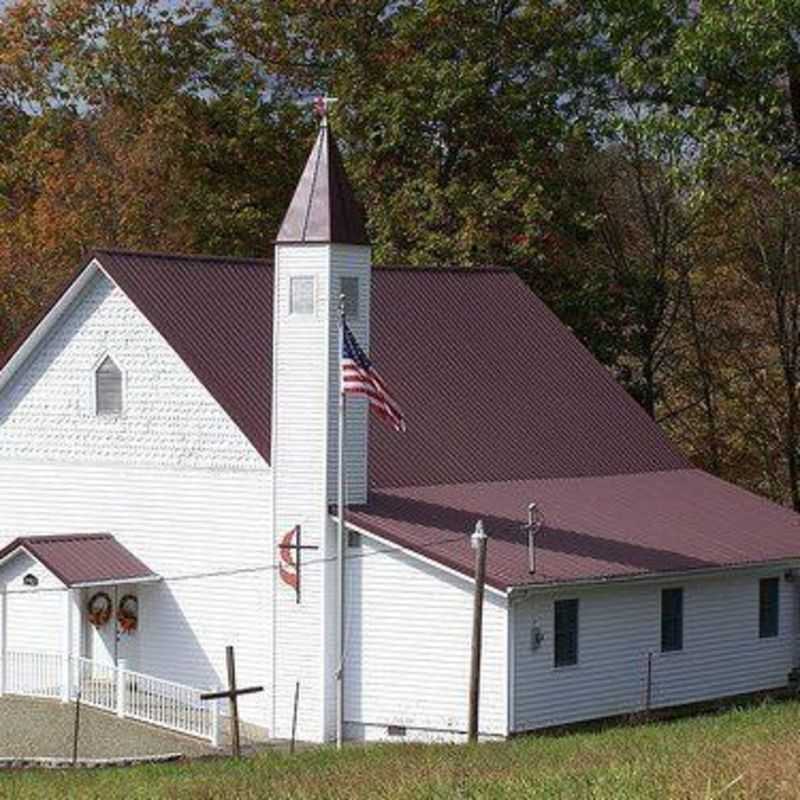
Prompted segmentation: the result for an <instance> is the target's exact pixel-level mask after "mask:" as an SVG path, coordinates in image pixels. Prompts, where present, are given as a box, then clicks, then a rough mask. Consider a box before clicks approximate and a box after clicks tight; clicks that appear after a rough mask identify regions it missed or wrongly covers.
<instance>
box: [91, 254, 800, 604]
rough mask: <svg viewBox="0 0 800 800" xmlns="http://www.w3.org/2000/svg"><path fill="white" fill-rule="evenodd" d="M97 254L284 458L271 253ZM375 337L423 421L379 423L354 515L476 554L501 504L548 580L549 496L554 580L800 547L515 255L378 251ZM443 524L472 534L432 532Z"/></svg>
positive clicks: (506, 531) (465, 564)
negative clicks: (632, 384) (419, 261)
mask: <svg viewBox="0 0 800 800" xmlns="http://www.w3.org/2000/svg"><path fill="white" fill-rule="evenodd" d="M95 255H96V256H97V258H98V260H99V262H100V263H101V265H102V266H103V268H104V269H105V270H106V271H107V272H108V274H109V275H110V277H111V278H112V279H113V280H114V281H115V282H116V283H117V284H118V285H119V286H120V287H121V288H122V289H123V291H124V292H125V293H126V294H127V295H128V296H129V297H130V298H131V300H132V301H133V302H134V303H135V304H136V305H137V307H138V308H139V309H140V310H141V311H142V313H143V314H144V315H145V316H146V317H147V318H148V319H149V320H150V322H151V323H152V324H153V325H154V326H155V327H156V329H157V330H159V331H160V333H161V334H162V335H163V336H164V338H165V339H166V340H167V341H168V342H169V343H170V345H171V346H172V347H173V348H174V349H175V351H176V352H177V353H178V354H179V355H180V356H181V358H182V359H183V360H184V361H185V363H186V364H187V365H188V367H189V368H190V369H191V370H192V371H193V372H194V373H195V375H197V377H198V378H199V380H200V381H201V382H202V383H203V384H204V385H205V387H206V388H207V389H208V391H209V392H210V393H211V394H212V395H213V396H214V397H215V398H216V400H217V401H218V402H219V403H220V405H221V406H222V407H223V408H224V409H225V410H226V412H227V413H228V414H229V415H230V416H231V418H232V419H233V420H234V421H235V422H236V423H237V425H238V426H239V427H240V428H241V430H242V431H243V433H244V434H245V435H246V436H247V437H248V439H249V440H250V441H251V442H252V443H253V445H254V446H255V447H256V449H257V450H258V452H259V453H260V454H261V455H262V456H263V457H264V458H265V459H266V460H269V457H270V450H269V445H270V407H271V394H272V284H273V270H272V268H271V265H270V264H269V263H268V262H264V261H258V260H239V259H228V258H207V257H189V256H176V255H160V254H149V253H131V252H127V251H109V250H104V251H98V252H97V253H96V254H95ZM371 352H372V357H373V360H374V361H375V364H376V366H377V368H378V369H379V370H380V372H381V374H382V375H383V377H384V379H385V380H386V382H387V383H388V384H389V386H390V387H391V389H392V392H393V394H394V395H395V396H396V398H397V400H398V401H399V403H400V404H401V406H402V407H403V409H404V412H405V414H406V417H407V421H408V428H409V429H408V432H407V433H406V434H397V433H395V432H394V431H392V430H390V429H388V428H387V427H385V426H383V425H381V424H380V423H378V422H376V421H373V422H372V423H371V425H370V442H369V469H370V481H371V494H370V502H369V505H368V507H366V508H363V509H359V510H356V511H354V513H353V517H352V519H353V520H354V521H355V522H357V523H358V524H360V525H362V526H364V527H365V528H367V529H369V530H374V531H375V532H376V533H379V534H380V535H383V536H385V537H386V538H389V539H392V540H393V541H398V542H400V543H402V544H405V545H406V546H408V547H411V548H413V549H415V550H418V551H419V552H421V553H424V554H426V555H429V556H430V557H431V558H434V559H437V560H439V561H441V562H442V563H445V564H449V565H450V566H452V567H453V568H455V569H458V570H462V571H467V572H468V571H469V569H471V563H472V561H471V559H472V556H471V551H470V550H469V549H468V543H467V541H466V536H467V535H468V534H469V533H470V532H471V530H472V529H473V527H474V524H475V520H476V519H477V518H478V517H479V516H481V517H484V518H485V519H486V522H487V527H488V528H489V530H490V533H491V535H492V537H493V538H492V544H491V549H490V556H489V572H488V575H489V580H490V582H491V583H493V585H495V586H496V587H501V588H503V587H507V586H511V585H515V584H517V583H526V582H529V581H530V576H529V575H528V574H527V555H526V546H525V537H524V536H523V535H522V534H521V533H520V532H519V530H518V526H519V523H520V522H521V521H522V520H523V518H524V515H525V509H526V507H527V504H528V503H530V502H532V501H535V502H537V503H539V505H540V506H541V508H542V510H543V512H544V514H545V515H546V517H547V520H548V528H547V530H546V531H544V533H543V534H542V536H541V547H542V552H543V555H542V561H541V570H540V571H539V572H538V573H537V576H536V580H543V581H566V580H577V579H585V578H588V577H604V576H605V577H611V576H621V575H631V574H644V573H647V572H654V571H659V572H662V571H674V570H678V569H679V570H683V569H692V568H695V567H708V566H721V565H733V564H749V563H756V562H760V561H765V560H766V561H769V560H774V559H779V558H787V557H795V556H800V536H799V535H798V534H800V531H798V519H799V518H798V516H797V515H795V514H794V513H793V512H791V511H788V510H786V509H783V508H781V507H779V506H776V505H773V504H770V503H768V502H767V501H765V500H761V499H759V498H756V497H755V496H753V495H751V494H749V493H747V492H744V491H742V490H739V489H736V488H735V487H733V486H730V485H728V484H725V483H722V482H721V481H718V480H716V479H714V478H711V477H710V476H708V475H705V474H704V473H702V472H699V471H697V470H692V469H690V468H689V464H688V463H687V462H686V460H685V459H684V458H683V457H682V456H680V455H679V454H677V453H676V452H675V450H674V449H673V448H672V446H671V445H670V443H669V442H668V440H667V439H666V437H665V436H664V435H663V433H662V432H661V430H660V429H659V428H658V426H657V425H656V424H655V423H654V422H653V421H652V420H651V419H650V418H649V417H648V416H647V415H646V414H645V413H644V411H643V410H642V409H641V408H640V407H639V406H638V404H637V403H636V402H635V401H633V400H632V399H631V398H630V397H629V396H628V395H627V394H626V392H625V391H624V390H623V389H622V388H621V387H620V386H619V385H618V384H617V383H616V382H615V381H614V380H613V378H612V377H611V375H610V374H609V373H608V371H607V370H606V369H605V368H603V367H602V366H601V365H600V364H599V363H598V362H597V361H595V359H594V358H593V357H592V356H591V355H590V354H589V352H588V351H587V350H586V349H585V348H584V347H583V346H582V345H581V344H580V343H579V342H578V340H577V339H576V338H575V337H574V336H573V335H572V334H571V333H570V331H569V330H568V329H567V328H566V327H565V326H564V325H563V324H562V323H560V322H559V320H558V319H557V318H556V317H555V316H554V315H553V314H552V313H551V312H550V311H549V310H548V309H547V308H546V307H545V305H544V304H543V303H542V302H541V301H540V300H539V299H538V298H537V297H536V296H535V295H533V294H532V293H531V292H530V291H529V290H528V288H527V287H526V286H525V285H524V284H523V283H522V282H521V281H520V280H519V279H518V278H517V277H516V276H515V275H514V274H513V273H511V272H508V271H505V270H458V269H420V268H413V269H399V268H391V269H387V268H384V269H376V270H375V271H374V273H373V299H372V350H371ZM415 487H417V488H415ZM442 533H444V534H445V535H446V536H447V538H453V535H455V536H457V537H462V538H463V541H457V542H451V543H448V544H447V545H444V544H438V545H436V544H432V543H431V542H432V541H433V540H432V539H431V537H433V539H436V538H440V537H441V534H442Z"/></svg>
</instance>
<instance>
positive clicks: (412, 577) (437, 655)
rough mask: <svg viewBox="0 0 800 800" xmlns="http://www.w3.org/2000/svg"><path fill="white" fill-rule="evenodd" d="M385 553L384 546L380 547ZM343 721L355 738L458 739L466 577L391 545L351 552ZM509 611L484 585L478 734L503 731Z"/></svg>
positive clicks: (468, 630)
mask: <svg viewBox="0 0 800 800" xmlns="http://www.w3.org/2000/svg"><path fill="white" fill-rule="evenodd" d="M387 550H388V551H389V552H387ZM348 556H350V558H349V559H348V561H347V587H348V591H347V604H346V621H345V652H346V656H345V659H346V660H345V693H346V700H345V709H346V713H345V722H346V726H347V733H348V735H349V736H353V737H354V738H366V739H386V738H390V735H389V726H403V727H405V728H406V734H405V737H404V738H405V740H408V741H411V740H414V741H418V740H424V741H433V740H459V739H463V737H464V733H465V731H466V729H467V699H468V689H469V662H470V646H471V638H472V636H471V634H472V606H473V589H472V583H471V582H470V581H468V580H466V579H465V578H461V577H458V576H455V575H452V574H450V573H448V572H445V571H443V570H441V569H439V568H436V567H433V566H430V565H428V564H426V563H425V562H423V561H421V560H419V559H418V558H415V557H413V556H409V555H406V554H404V553H402V552H399V551H398V550H397V548H393V547H392V546H391V545H389V544H386V543H381V542H378V541H376V540H373V539H370V538H367V537H365V536H364V537H362V546H361V547H360V548H349V549H348ZM506 625H507V611H506V601H505V598H504V597H498V596H497V595H496V594H495V593H494V592H491V591H487V593H486V603H485V607H484V636H483V658H482V672H481V703H480V725H479V727H480V732H481V735H483V736H504V735H505V734H506V731H507V728H506V714H507V706H506V663H507V662H506V647H507V627H506Z"/></svg>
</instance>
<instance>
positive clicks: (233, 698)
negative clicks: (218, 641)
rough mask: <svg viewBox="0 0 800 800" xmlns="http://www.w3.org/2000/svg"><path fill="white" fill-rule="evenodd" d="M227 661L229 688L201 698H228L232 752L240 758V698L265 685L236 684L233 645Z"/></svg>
mask: <svg viewBox="0 0 800 800" xmlns="http://www.w3.org/2000/svg"><path fill="white" fill-rule="evenodd" d="M225 661H226V663H227V667H228V688H227V690H222V691H219V692H208V693H206V694H201V695H200V699H201V700H221V699H223V698H225V697H227V698H228V701H229V702H230V707H231V752H232V754H233V757H234V758H239V757H240V756H241V754H242V748H241V739H240V737H239V702H238V698H239V696H240V695H243V694H254V693H255V692H263V691H264V687H263V686H248V687H247V688H246V689H239V688H238V687H237V686H236V660H235V657H234V654H233V646H232V645H228V646H227V647H226V648H225Z"/></svg>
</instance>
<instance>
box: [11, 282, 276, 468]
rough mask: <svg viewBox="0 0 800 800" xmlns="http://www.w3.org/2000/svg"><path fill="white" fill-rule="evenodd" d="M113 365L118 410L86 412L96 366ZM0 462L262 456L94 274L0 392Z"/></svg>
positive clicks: (206, 464)
mask: <svg viewBox="0 0 800 800" xmlns="http://www.w3.org/2000/svg"><path fill="white" fill-rule="evenodd" d="M108 356H110V357H111V358H112V359H113V360H114V363H115V364H116V365H117V366H118V367H119V369H120V370H121V371H122V378H123V385H122V404H123V408H122V414H121V415H119V416H117V415H108V414H100V415H98V414H97V413H96V401H97V398H96V383H95V372H96V369H97V368H98V367H99V366H100V365H101V364H102V363H103V362H104V359H105V358H106V357H108ZM0 459H6V460H7V459H14V460H33V461H37V460H38V461H43V460H48V461H59V462H70V463H77V462H82V463H89V464H97V463H109V464H110V463H127V464H150V465H153V466H168V467H186V468H201V469H230V470H233V469H236V470H247V469H255V470H260V469H263V467H264V461H263V459H262V458H261V457H260V456H259V455H258V453H257V452H256V450H255V449H254V448H253V446H252V445H251V444H250V443H249V441H248V440H247V438H246V437H245V436H244V434H243V433H242V432H241V431H240V430H239V428H238V427H237V426H236V424H235V423H234V422H233V421H232V420H231V418H230V417H229V416H228V415H227V414H226V413H225V412H224V411H223V410H222V408H221V407H220V406H219V405H218V404H217V402H216V401H215V400H214V398H213V397H212V396H211V395H210V394H209V392H208V391H207V390H206V389H205V387H204V386H203V385H202V384H201V383H200V381H198V379H197V378H196V377H195V375H194V374H193V373H192V372H191V371H190V370H189V368H188V367H187V366H186V365H185V364H184V363H183V361H182V360H181V359H180V358H179V357H178V356H177V354H176V353H175V352H174V350H172V348H171V347H170V346H169V345H168V344H167V343H166V341H165V340H164V339H163V337H162V336H161V335H160V334H159V333H158V332H157V331H156V329H155V328H153V326H152V325H150V323H149V322H148V321H147V320H146V319H145V317H144V316H143V315H142V313H141V312H140V311H139V310H138V309H137V308H136V306H134V304H133V303H132V302H131V301H130V300H128V298H127V297H126V296H125V295H124V294H123V292H122V291H121V290H120V289H118V288H117V287H116V286H115V285H114V284H113V283H112V282H111V281H110V280H109V279H108V278H107V277H106V276H105V275H104V274H103V273H99V274H98V275H96V276H95V277H94V278H93V279H92V280H91V281H90V282H89V284H88V285H87V286H86V287H85V289H84V290H83V292H82V293H81V294H80V295H79V296H78V298H77V299H76V300H75V302H74V303H73V305H72V306H71V307H70V308H69V309H68V310H67V312H66V313H65V314H64V316H63V317H62V318H61V320H60V321H59V322H58V323H57V324H56V325H55V327H54V328H53V330H52V331H51V332H50V333H49V335H48V336H47V338H46V339H45V340H44V341H43V342H42V343H41V345H40V346H39V347H38V349H37V350H36V351H35V352H34V354H33V355H32V356H31V357H30V359H29V360H28V361H27V362H26V364H25V365H24V366H23V367H22V368H21V369H20V370H19V371H18V372H17V373H16V374H15V375H14V377H13V379H12V380H11V382H10V383H9V384H8V385H6V386H5V387H3V390H2V391H0Z"/></svg>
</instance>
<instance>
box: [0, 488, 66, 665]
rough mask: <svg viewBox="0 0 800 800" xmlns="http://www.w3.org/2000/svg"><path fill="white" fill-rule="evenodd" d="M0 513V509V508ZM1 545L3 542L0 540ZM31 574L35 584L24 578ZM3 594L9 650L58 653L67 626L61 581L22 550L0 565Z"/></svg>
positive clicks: (0, 585)
mask: <svg viewBox="0 0 800 800" xmlns="http://www.w3.org/2000/svg"><path fill="white" fill-rule="evenodd" d="M3 499H4V500H5V499H6V498H5V494H4V497H3ZM0 514H2V512H1V511H0ZM2 544H6V542H5V541H2ZM26 575H33V576H35V577H36V579H37V585H36V586H35V587H29V586H26V585H25V583H24V578H25V576H26ZM3 588H4V589H5V590H6V592H7V594H6V602H7V604H8V605H7V609H6V619H7V624H8V629H7V640H6V646H7V647H8V649H9V650H16V651H19V652H33V653H62V652H63V651H64V635H65V632H66V629H67V625H66V609H65V607H64V604H65V596H64V595H65V593H64V591H63V588H64V586H63V584H62V583H61V581H59V580H58V579H57V578H56V577H55V576H54V575H53V574H52V573H51V572H49V571H48V570H46V569H45V568H44V567H43V566H42V565H41V564H40V563H39V562H38V561H36V560H35V559H33V558H32V557H31V556H30V555H28V554H27V553H24V552H19V553H18V555H16V556H15V557H14V558H12V559H10V560H9V561H7V562H5V563H4V564H3V565H2V566H0V589H3Z"/></svg>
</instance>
